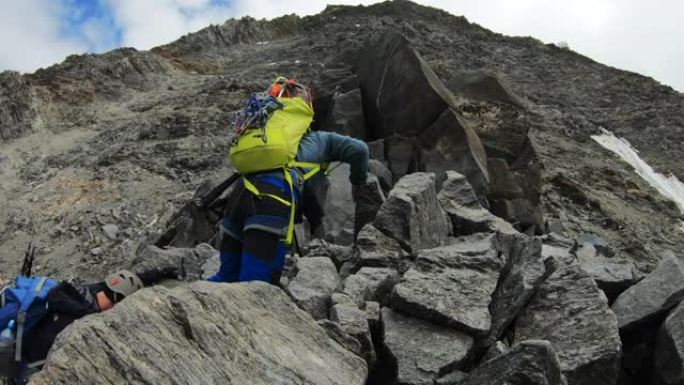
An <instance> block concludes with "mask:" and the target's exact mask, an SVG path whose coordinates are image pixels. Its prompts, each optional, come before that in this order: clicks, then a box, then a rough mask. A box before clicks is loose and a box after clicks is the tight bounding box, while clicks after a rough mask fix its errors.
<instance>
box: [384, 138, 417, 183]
mask: <svg viewBox="0 0 684 385" xmlns="http://www.w3.org/2000/svg"><path fill="white" fill-rule="evenodd" d="M385 159H386V161H387V166H388V168H389V170H390V172H391V173H392V180H395V181H396V180H399V179H400V178H401V177H403V176H404V175H406V174H409V173H412V172H415V171H417V167H418V166H417V163H416V162H417V160H418V158H417V156H416V138H415V137H404V136H391V137H388V138H385Z"/></svg>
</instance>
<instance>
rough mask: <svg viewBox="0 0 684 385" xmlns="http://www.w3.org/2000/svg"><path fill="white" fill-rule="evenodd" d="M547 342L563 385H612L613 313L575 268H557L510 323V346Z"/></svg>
mask: <svg viewBox="0 0 684 385" xmlns="http://www.w3.org/2000/svg"><path fill="white" fill-rule="evenodd" d="M531 339H534V340H548V341H550V342H551V344H552V345H553V348H554V350H555V351H556V354H558V359H559V361H560V367H561V369H562V371H563V373H564V374H565V376H566V377H567V379H568V383H569V385H604V384H605V385H614V384H616V383H617V378H618V374H619V368H620V355H621V343H620V336H619V334H618V328H617V320H616V318H615V314H613V312H612V311H610V308H609V307H608V300H607V299H606V296H605V295H604V294H603V292H602V291H601V290H600V289H599V288H598V287H597V286H596V283H595V282H594V280H593V279H592V278H591V277H590V276H589V275H588V274H587V273H586V272H585V271H584V270H582V268H581V267H580V266H579V265H577V264H569V265H566V266H559V267H558V269H557V270H556V271H554V272H553V274H551V275H550V276H549V278H547V279H546V281H544V283H543V284H542V285H541V286H540V287H539V289H538V290H537V292H536V294H535V295H534V296H533V297H532V300H531V301H530V303H529V304H528V305H527V307H526V308H525V309H524V310H523V311H522V313H521V314H520V315H519V316H518V318H517V319H516V322H515V341H516V342H522V341H524V340H531Z"/></svg>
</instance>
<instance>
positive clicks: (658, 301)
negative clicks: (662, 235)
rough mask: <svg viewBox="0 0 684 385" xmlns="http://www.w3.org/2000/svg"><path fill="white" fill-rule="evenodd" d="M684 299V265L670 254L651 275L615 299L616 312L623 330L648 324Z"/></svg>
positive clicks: (613, 306) (614, 308)
mask: <svg viewBox="0 0 684 385" xmlns="http://www.w3.org/2000/svg"><path fill="white" fill-rule="evenodd" d="M682 298H684V263H682V261H681V260H680V259H679V258H678V257H676V256H674V255H673V254H667V255H665V256H664V257H663V259H662V260H661V261H660V263H659V264H658V267H656V269H655V270H653V272H651V274H649V275H648V276H646V278H644V279H643V280H641V281H640V282H639V283H637V284H636V285H634V286H632V287H630V288H629V289H627V290H626V291H625V292H623V293H622V294H620V296H619V297H618V298H617V299H616V300H615V302H614V303H613V305H612V309H613V311H614V312H615V315H616V316H617V319H618V326H619V327H620V329H621V330H623V329H626V330H628V329H632V328H634V327H637V326H638V325H640V324H643V323H647V322H649V321H651V320H653V319H654V318H657V317H658V316H660V315H662V314H663V313H664V312H666V311H667V310H669V309H671V308H672V307H674V306H676V305H677V303H678V302H679V301H680V300H682Z"/></svg>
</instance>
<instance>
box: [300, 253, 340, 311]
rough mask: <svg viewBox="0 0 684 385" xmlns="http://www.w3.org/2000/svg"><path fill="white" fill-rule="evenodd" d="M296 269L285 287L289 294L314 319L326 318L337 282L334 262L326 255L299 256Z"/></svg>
mask: <svg viewBox="0 0 684 385" xmlns="http://www.w3.org/2000/svg"><path fill="white" fill-rule="evenodd" d="M297 270H298V271H297V275H296V276H295V277H294V278H293V279H292V280H291V282H290V284H289V285H288V287H287V291H288V292H289V293H290V296H292V299H293V300H294V302H295V303H296V304H297V305H298V306H299V307H300V308H302V309H304V310H305V311H307V312H308V313H309V314H311V316H312V317H313V318H314V319H322V318H327V317H328V307H329V306H330V296H331V295H332V293H333V291H335V288H337V285H338V284H339V277H338V275H337V269H336V268H335V264H334V263H333V262H332V260H330V258H326V257H310V258H300V259H299V261H297Z"/></svg>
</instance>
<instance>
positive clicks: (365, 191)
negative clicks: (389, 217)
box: [354, 174, 385, 235]
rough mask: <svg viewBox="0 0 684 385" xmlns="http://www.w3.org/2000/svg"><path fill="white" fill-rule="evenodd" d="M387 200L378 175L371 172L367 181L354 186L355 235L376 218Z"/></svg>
mask: <svg viewBox="0 0 684 385" xmlns="http://www.w3.org/2000/svg"><path fill="white" fill-rule="evenodd" d="M383 202H385V193H384V192H383V191H382V187H381V186H380V181H379V180H378V177H377V176H375V175H373V174H369V175H368V179H367V180H366V183H364V184H362V185H358V186H354V207H355V210H354V235H356V234H358V232H359V231H361V228H363V226H364V225H365V224H366V223H371V222H373V220H375V216H376V214H377V213H378V210H380V207H381V206H382V204H383Z"/></svg>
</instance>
